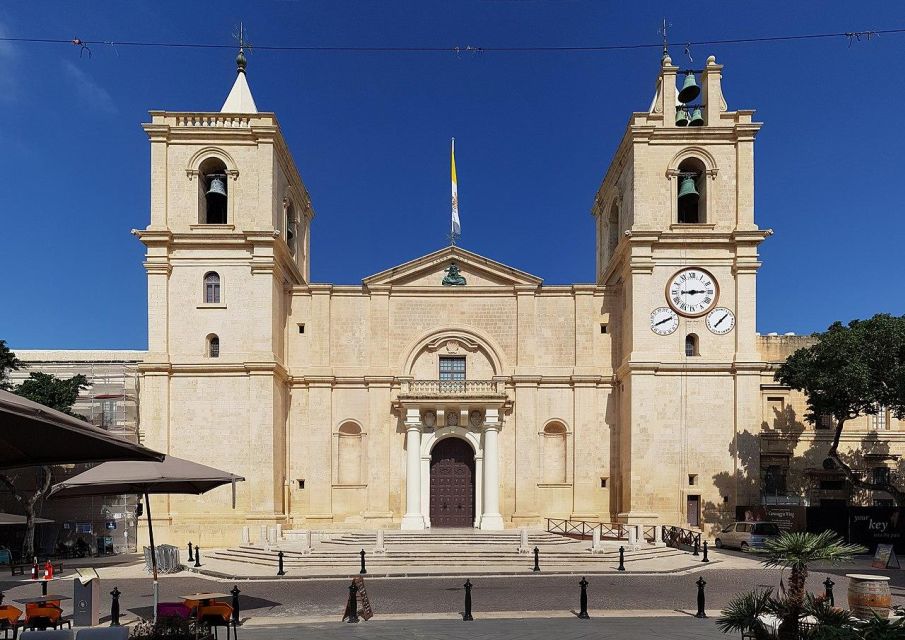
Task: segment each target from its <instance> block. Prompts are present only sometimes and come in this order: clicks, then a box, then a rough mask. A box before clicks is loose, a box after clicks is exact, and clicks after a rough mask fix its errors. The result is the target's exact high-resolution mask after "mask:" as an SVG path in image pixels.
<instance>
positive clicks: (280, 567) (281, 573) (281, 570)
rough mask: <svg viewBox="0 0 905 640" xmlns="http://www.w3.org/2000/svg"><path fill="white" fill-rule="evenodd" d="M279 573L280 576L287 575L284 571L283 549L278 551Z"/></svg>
mask: <svg viewBox="0 0 905 640" xmlns="http://www.w3.org/2000/svg"><path fill="white" fill-rule="evenodd" d="M277 575H278V576H285V575H286V572H285V571H283V552H282V551H278V552H277Z"/></svg>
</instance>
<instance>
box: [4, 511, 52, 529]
mask: <svg viewBox="0 0 905 640" xmlns="http://www.w3.org/2000/svg"><path fill="white" fill-rule="evenodd" d="M49 522H53V520H48V519H47V518H35V524H47V523H49ZM25 523H26V519H25V516H20V515H16V514H15V513H0V526H3V525H12V524H25Z"/></svg>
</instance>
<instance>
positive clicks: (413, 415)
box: [403, 409, 421, 431]
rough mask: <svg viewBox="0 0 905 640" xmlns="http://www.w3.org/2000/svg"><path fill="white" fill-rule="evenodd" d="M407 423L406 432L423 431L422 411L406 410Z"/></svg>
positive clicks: (405, 421)
mask: <svg viewBox="0 0 905 640" xmlns="http://www.w3.org/2000/svg"><path fill="white" fill-rule="evenodd" d="M403 422H404V423H405V429H406V431H409V430H411V429H418V430H419V431H420V430H421V410H420V409H406V410H405V420H404V421H403Z"/></svg>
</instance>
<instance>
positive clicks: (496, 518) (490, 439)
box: [481, 409, 503, 530]
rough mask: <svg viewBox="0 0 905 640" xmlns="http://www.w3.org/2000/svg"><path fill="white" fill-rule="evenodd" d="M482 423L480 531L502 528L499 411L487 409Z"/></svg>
mask: <svg viewBox="0 0 905 640" xmlns="http://www.w3.org/2000/svg"><path fill="white" fill-rule="evenodd" d="M485 420H486V422H485V423H484V504H483V509H484V511H483V514H482V515H481V529H492V530H499V529H502V528H503V516H502V515H501V514H500V451H499V443H498V439H499V435H500V429H501V428H502V426H503V425H502V423H501V422H500V417H499V411H498V410H497V409H488V410H487V415H486V418H485Z"/></svg>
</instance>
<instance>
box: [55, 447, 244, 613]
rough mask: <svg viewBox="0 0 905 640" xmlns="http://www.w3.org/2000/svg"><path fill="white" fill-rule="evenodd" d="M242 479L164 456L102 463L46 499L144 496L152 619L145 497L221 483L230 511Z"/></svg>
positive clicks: (201, 489) (151, 534) (151, 530)
mask: <svg viewBox="0 0 905 640" xmlns="http://www.w3.org/2000/svg"><path fill="white" fill-rule="evenodd" d="M242 480H245V478H243V477H242V476H237V475H235V474H233V473H229V472H227V471H220V470H219V469H214V468H213V467H208V466H205V465H203V464H198V463H197V462H192V461H190V460H183V459H182V458H175V457H173V456H166V457H164V459H163V461H161V462H104V463H101V464H99V465H97V466H96V467H93V468H91V469H88V471H85V472H83V473H80V474H78V475H77V476H73V477H71V478H69V479H68V480H64V481H63V482H59V483H57V484H55V485H53V487H52V488H51V489H50V493H48V497H50V498H76V497H82V496H109V495H121V494H124V493H137V494H139V495H142V494H144V497H145V511H146V513H147V515H148V539H149V540H148V541H149V542H150V544H151V566H152V570H153V573H154V619H155V620H156V619H157V601H158V584H157V550H156V548H155V546H154V528H153V526H152V524H151V502H150V500H149V499H148V495H149V494H168V493H177V494H193V495H201V494H202V493H207V492H208V491H210V490H211V489H214V488H216V487H219V486H222V485H224V484H232V488H233V508H235V507H236V482H239V481H242Z"/></svg>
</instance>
